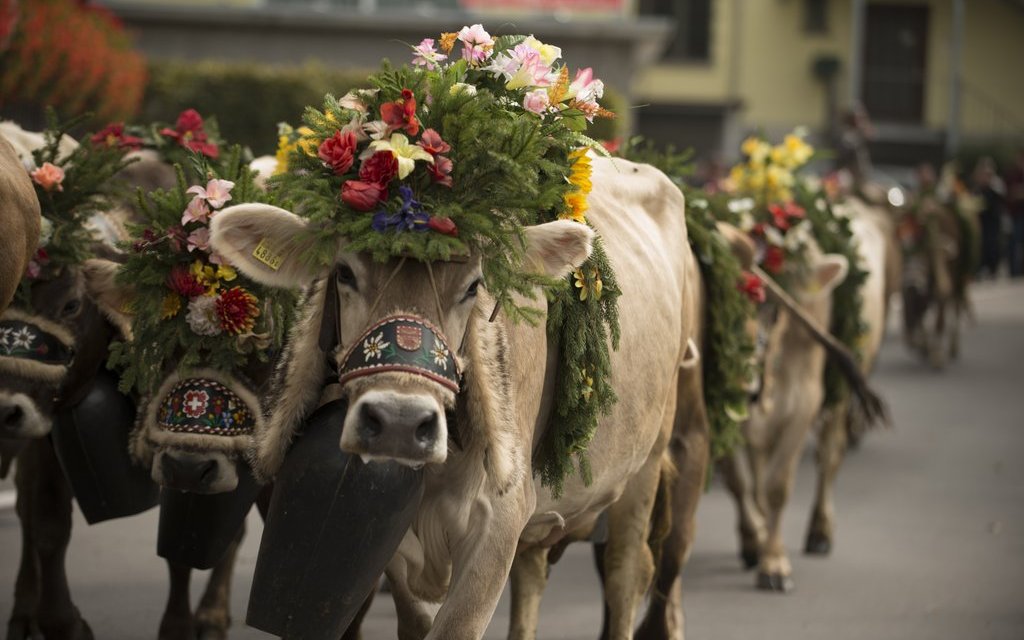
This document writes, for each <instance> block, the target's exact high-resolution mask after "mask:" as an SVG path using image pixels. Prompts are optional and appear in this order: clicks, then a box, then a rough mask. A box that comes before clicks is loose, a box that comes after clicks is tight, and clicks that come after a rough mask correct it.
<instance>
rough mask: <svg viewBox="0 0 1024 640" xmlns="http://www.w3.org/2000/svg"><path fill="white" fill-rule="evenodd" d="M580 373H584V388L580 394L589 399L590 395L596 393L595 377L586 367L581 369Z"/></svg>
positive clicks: (585, 399)
mask: <svg viewBox="0 0 1024 640" xmlns="http://www.w3.org/2000/svg"><path fill="white" fill-rule="evenodd" d="M580 373H581V374H582V375H583V390H582V391H580V395H581V396H583V400H584V401H589V400H590V396H592V395H594V377H593V376H591V375H588V374H587V370H586V369H580Z"/></svg>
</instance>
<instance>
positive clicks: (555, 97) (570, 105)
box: [272, 25, 611, 308]
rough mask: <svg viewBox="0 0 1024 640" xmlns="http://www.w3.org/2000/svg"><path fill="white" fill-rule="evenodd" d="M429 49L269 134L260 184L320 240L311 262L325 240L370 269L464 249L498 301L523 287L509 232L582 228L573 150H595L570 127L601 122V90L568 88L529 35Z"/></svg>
mask: <svg viewBox="0 0 1024 640" xmlns="http://www.w3.org/2000/svg"><path fill="white" fill-rule="evenodd" d="M458 44H461V56H455V54H454V51H455V47H456V46H457V45H458ZM439 46H440V48H439V49H438V48H437V47H436V46H435V41H434V40H433V39H431V38H427V39H424V40H423V41H422V42H421V43H420V44H419V45H417V46H415V47H413V48H412V49H413V61H412V62H413V64H412V65H411V66H405V67H401V68H393V67H391V66H390V65H389V64H387V63H385V65H384V66H383V67H382V69H381V70H380V71H378V72H377V73H375V74H374V75H372V76H370V78H369V82H370V84H371V88H368V89H363V90H355V91H352V92H349V93H348V94H347V95H345V96H343V97H342V98H340V99H338V98H335V97H334V96H331V95H328V96H326V97H325V99H324V103H323V108H322V109H315V108H307V109H306V112H305V114H304V116H303V123H304V124H303V126H301V127H299V128H297V129H292V128H291V127H288V126H283V127H282V129H281V131H280V148H279V152H278V160H279V168H278V175H277V176H275V178H274V179H273V180H272V184H275V183H276V185H277V186H278V187H279V188H280V190H281V193H282V194H283V198H284V199H285V200H286V201H288V204H289V205H291V208H292V209H293V210H295V211H297V212H298V213H299V214H300V215H303V216H305V217H307V218H308V219H309V220H310V221H311V222H312V223H313V224H312V225H311V227H312V228H313V229H314V230H313V231H312V232H311V233H315V234H316V237H317V238H319V239H321V240H326V242H324V243H322V250H321V251H313V252H312V254H311V257H312V259H313V260H314V261H318V262H320V263H321V264H327V263H328V262H329V261H330V259H331V257H332V256H331V252H332V250H333V246H334V245H333V243H332V241H331V239H336V238H339V237H343V238H345V239H346V240H347V242H348V245H347V248H348V250H350V251H357V252H358V251H362V252H368V253H371V254H372V255H373V256H374V257H375V258H376V259H379V260H384V259H387V258H389V257H393V256H409V257H413V258H416V259H420V260H449V259H452V258H453V257H457V256H463V255H466V254H469V253H470V252H473V251H476V252H478V253H481V254H482V255H484V256H485V260H484V278H485V283H486V285H487V287H488V290H489V291H490V292H491V293H492V294H493V295H496V296H497V298H498V299H499V301H500V302H503V303H508V302H509V301H510V299H511V293H512V292H513V291H518V292H521V293H525V294H529V291H530V290H531V289H532V286H533V285H535V284H537V281H536V278H532V279H531V277H530V276H529V275H528V274H526V273H523V272H522V270H521V269H519V268H518V267H519V258H520V254H521V252H522V243H521V242H520V240H521V233H522V229H523V228H524V227H525V226H527V225H531V224H536V223H539V222H545V221H548V220H553V219H555V218H565V219H573V220H577V221H578V222H581V223H585V221H586V217H585V212H586V208H587V205H586V195H587V193H588V192H589V190H590V166H589V158H588V157H587V156H586V148H588V147H597V148H599V149H600V145H598V144H597V143H596V142H595V141H593V140H592V139H590V138H588V137H587V136H585V135H584V134H583V133H582V132H583V130H585V128H586V126H587V123H588V122H589V121H592V120H593V119H594V118H595V117H610V116H611V113H610V112H608V111H606V110H604V109H603V108H602V107H601V106H600V105H599V103H598V99H599V98H600V97H601V96H602V94H603V91H604V85H603V84H602V83H601V81H600V80H597V79H596V78H594V76H593V72H592V71H591V70H590V69H583V70H580V71H577V72H576V74H575V79H574V80H572V81H570V79H569V69H568V67H566V66H564V65H562V64H559V62H558V59H559V57H560V55H561V51H560V50H559V49H558V48H557V47H553V46H551V45H546V44H544V43H542V42H540V41H539V40H537V39H536V38H533V37H532V36H504V37H498V38H493V37H491V36H490V34H488V33H487V32H486V31H485V30H484V29H483V27H482V26H480V25H473V26H471V27H464V28H463V29H462V30H460V31H458V32H457V33H446V34H442V35H441V37H440V45H439ZM602 151H603V150H602ZM549 284H550V283H549ZM506 308H508V306H507V305H506Z"/></svg>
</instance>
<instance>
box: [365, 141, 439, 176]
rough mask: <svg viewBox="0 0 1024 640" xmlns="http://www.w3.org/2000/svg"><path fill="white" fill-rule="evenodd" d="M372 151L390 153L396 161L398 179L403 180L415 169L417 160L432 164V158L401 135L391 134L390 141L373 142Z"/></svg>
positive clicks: (371, 144)
mask: <svg viewBox="0 0 1024 640" xmlns="http://www.w3.org/2000/svg"><path fill="white" fill-rule="evenodd" d="M370 149H372V150H373V151H390V152H391V154H392V155H394V156H395V158H396V159H397V160H398V177H399V179H403V180H404V179H405V177H406V176H407V175H409V174H410V173H412V170H413V169H414V168H415V167H416V161H417V160H423V161H425V162H429V163H431V164H433V162H434V156H432V155H430V153H428V152H427V151H426V150H425V149H424V148H423V147H421V146H419V145H418V144H411V143H410V142H409V138H406V137H405V136H404V135H402V134H401V133H392V134H391V140H374V141H373V142H371V143H370Z"/></svg>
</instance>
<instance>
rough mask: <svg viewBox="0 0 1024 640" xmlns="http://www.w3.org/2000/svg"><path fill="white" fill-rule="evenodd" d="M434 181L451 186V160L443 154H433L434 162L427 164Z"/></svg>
mask: <svg viewBox="0 0 1024 640" xmlns="http://www.w3.org/2000/svg"><path fill="white" fill-rule="evenodd" d="M427 170H428V171H430V177H432V178H433V179H434V182H436V183H437V184H440V185H444V186H446V187H450V186H452V175H451V174H452V161H451V160H449V159H448V158H446V157H444V156H434V163H433V164H428V165H427Z"/></svg>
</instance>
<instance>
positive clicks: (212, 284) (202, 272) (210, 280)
mask: <svg viewBox="0 0 1024 640" xmlns="http://www.w3.org/2000/svg"><path fill="white" fill-rule="evenodd" d="M189 273H191V274H192V275H193V276H195V278H196V280H198V281H199V284H201V285H203V286H204V287H206V295H208V296H212V295H216V294H217V287H218V286H219V282H218V281H217V272H216V271H215V270H214V268H213V267H211V266H210V265H206V264H203V261H202V260H196V261H195V262H193V263H192V266H191V267H189Z"/></svg>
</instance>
